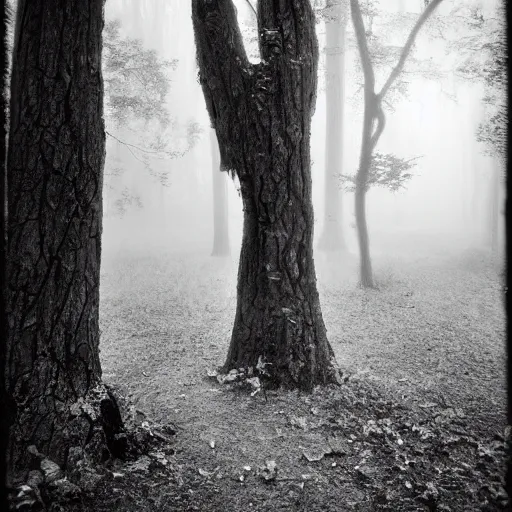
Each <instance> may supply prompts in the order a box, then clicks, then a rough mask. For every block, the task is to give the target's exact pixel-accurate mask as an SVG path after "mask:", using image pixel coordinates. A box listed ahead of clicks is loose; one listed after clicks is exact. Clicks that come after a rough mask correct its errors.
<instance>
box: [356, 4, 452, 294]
mask: <svg viewBox="0 0 512 512" xmlns="http://www.w3.org/2000/svg"><path fill="white" fill-rule="evenodd" d="M441 1H442V0H432V1H431V2H430V4H429V5H428V7H426V8H425V10H424V11H423V13H422V14H421V15H420V16H419V18H418V20H417V21H416V23H415V25H414V27H413V28H412V30H411V32H410V33H409V36H408V38H407V41H406V43H405V45H404V47H403V49H402V52H401V53H400V57H399V59H398V62H397V64H396V66H395V67H394V68H393V69H392V71H391V73H390V74H389V76H388V78H387V80H386V82H385V83H384V85H383V86H382V89H381V90H380V92H379V93H378V94H376V93H375V74H374V71H373V65H372V62H371V57H370V52H369V50H368V41H367V39H366V31H365V27H364V22H363V16H362V14H361V8H360V5H359V0H350V7H351V14H352V23H353V25H354V31H355V34H356V39H357V47H358V50H359V56H360V59H361V65H362V68H363V74H364V120H363V135H362V142H361V155H360V159H359V169H358V171H357V179H356V191H355V216H356V225H357V234H358V241H359V253H360V277H361V280H360V284H361V286H363V287H365V288H373V287H374V286H375V285H374V281H373V274H372V267H371V259H370V244H369V239H368V227H367V223H366V205H365V199H366V192H367V189H368V177H369V172H370V165H371V162H372V157H373V150H374V149H375V146H376V145H377V143H378V141H379V139H380V136H381V135H382V132H383V131H384V128H385V125H386V118H385V116H384V111H383V110H382V100H383V99H384V97H385V95H386V93H387V92H388V91H389V89H390V87H391V86H392V85H393V82H394V81H395V80H396V78H397V77H398V75H399V74H400V73H401V72H402V69H403V67H404V64H405V61H406V59H407V57H408V55H409V52H410V51H411V48H412V46H413V44H414V41H415V39H416V36H417V34H418V32H419V30H420V29H421V27H422V26H423V24H424V23H425V21H426V20H427V18H428V17H429V16H430V15H431V14H432V13H433V12H434V9H436V8H437V6H438V5H439V4H440V3H441ZM374 125H375V127H374Z"/></svg>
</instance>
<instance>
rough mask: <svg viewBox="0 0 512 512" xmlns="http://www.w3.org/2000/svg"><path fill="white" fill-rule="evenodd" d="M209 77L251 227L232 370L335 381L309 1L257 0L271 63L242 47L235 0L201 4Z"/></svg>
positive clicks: (199, 36) (196, 7)
mask: <svg viewBox="0 0 512 512" xmlns="http://www.w3.org/2000/svg"><path fill="white" fill-rule="evenodd" d="M192 6H193V23H194V30H195V36H196V47H197V60H198V64H199V70H200V82H201V84H202V87H203V92H204V97H205V100H206V105H207V108H208V112H209V114H210V119H211V123H212V126H213V127H215V129H216V132H217V137H218V140H219V149H220V153H221V167H222V169H224V170H227V171H230V172H231V173H233V174H236V175H237V176H238V179H239V181H240V191H241V195H242V201H243V208H244V228H243V239H242V249H241V254H240V264H239V272H238V288H237V308H236V315H235V322H234V326H233V333H232V338H231V344H230V348H229V352H228V356H227V359H226V363H225V365H224V369H225V370H229V369H232V368H239V367H248V366H256V365H257V362H258V360H259V359H260V358H261V360H262V361H264V362H266V363H268V366H267V370H269V372H270V374H271V377H270V385H275V386H277V385H283V386H286V387H298V388H301V389H306V390H308V389H311V388H312V387H313V386H314V385H316V384H325V383H329V382H338V381H339V374H338V372H337V370H336V367H335V363H334V356H333V352H332V349H331V347H330V345H329V342H328V341H327V336H326V330H325V326H324V322H323V319H322V313H321V310H320V302H319V297H318V292H317V288H316V275H315V267H314V262H313V249H312V239H313V206H312V201H311V169H310V129H311V116H312V113H313V109H314V105H315V99H316V73H317V63H318V46H317V41H316V35H315V26H314V15H313V12H312V9H311V6H310V3H309V1H308V0H260V1H259V2H258V11H257V14H258V27H259V34H260V35H259V45H260V53H261V58H262V62H261V63H260V64H256V65H251V64H250V63H249V61H248V59H247V56H246V54H245V51H244V48H243V44H242V38H241V35H240V30H239V27H238V25H237V21H236V12H235V9H234V6H233V4H232V2H231V0H192Z"/></svg>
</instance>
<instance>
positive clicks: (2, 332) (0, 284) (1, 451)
mask: <svg viewBox="0 0 512 512" xmlns="http://www.w3.org/2000/svg"><path fill="white" fill-rule="evenodd" d="M0 8H1V9H2V20H1V22H0V23H1V24H0V44H1V49H0V73H1V77H0V78H1V81H2V85H1V90H0V102H1V104H0V375H1V376H3V375H5V366H6V348H7V346H6V343H5V340H6V339H7V315H6V313H7V310H6V304H5V293H6V286H5V283H6V278H7V272H6V270H7V269H6V251H7V217H6V209H7V202H6V200H7V197H6V193H7V187H6V186H7V169H6V157H7V144H6V142H7V112H8V105H9V99H8V91H7V83H8V69H9V59H8V53H9V43H8V30H9V21H10V17H11V13H10V9H9V6H8V4H7V2H5V1H2V2H1V3H0ZM6 391H7V390H6V388H5V380H4V379H3V378H2V379H1V380H0V410H1V411H2V414H1V416H2V417H1V418H0V509H1V510H7V507H8V501H7V492H6V491H7V487H6V476H7V475H6V464H5V461H6V458H7V457H6V455H7V439H8V436H9V427H10V424H11V419H12V412H13V411H12V405H11V403H10V401H9V397H8V395H7V392H6Z"/></svg>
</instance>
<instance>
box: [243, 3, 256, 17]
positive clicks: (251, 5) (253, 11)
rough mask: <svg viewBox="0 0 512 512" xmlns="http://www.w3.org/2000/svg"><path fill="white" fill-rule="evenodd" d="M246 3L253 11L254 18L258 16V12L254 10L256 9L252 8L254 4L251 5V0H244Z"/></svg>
mask: <svg viewBox="0 0 512 512" xmlns="http://www.w3.org/2000/svg"><path fill="white" fill-rule="evenodd" d="M245 1H246V2H247V3H248V4H249V7H250V8H251V9H252V12H253V13H254V16H256V18H257V17H258V13H257V12H256V9H255V8H254V5H252V3H251V0H245Z"/></svg>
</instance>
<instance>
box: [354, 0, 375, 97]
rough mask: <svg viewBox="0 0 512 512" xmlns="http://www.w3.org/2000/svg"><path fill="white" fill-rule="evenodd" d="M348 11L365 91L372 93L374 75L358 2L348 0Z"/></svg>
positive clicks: (357, 0) (356, 0)
mask: <svg viewBox="0 0 512 512" xmlns="http://www.w3.org/2000/svg"><path fill="white" fill-rule="evenodd" d="M350 10H351V14H352V23H353V24H354V31H355V33H356V39H357V47H358V49H359V56H360V58H361V65H362V67H363V74H364V85H365V90H371V91H372V92H373V91H374V89H375V74H374V72H373V66H372V61H371V57H370V50H369V49H368V42H367V40H366V33H365V29H364V22H363V15H362V14H361V7H360V6H359V0H350Z"/></svg>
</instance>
